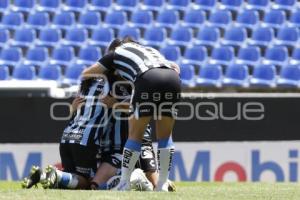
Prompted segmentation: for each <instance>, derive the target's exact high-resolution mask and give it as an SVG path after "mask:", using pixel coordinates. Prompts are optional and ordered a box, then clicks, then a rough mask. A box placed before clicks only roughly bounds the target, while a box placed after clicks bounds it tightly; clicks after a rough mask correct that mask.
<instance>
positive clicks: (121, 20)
mask: <svg viewBox="0 0 300 200" xmlns="http://www.w3.org/2000/svg"><path fill="white" fill-rule="evenodd" d="M104 22H105V24H106V25H107V26H108V27H111V28H117V29H120V28H121V27H122V26H123V25H124V24H125V23H126V22H127V15H126V13H125V12H124V11H111V12H108V13H107V14H106V16H105V20H104Z"/></svg>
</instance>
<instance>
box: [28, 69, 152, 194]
mask: <svg viewBox="0 0 300 200" xmlns="http://www.w3.org/2000/svg"><path fill="white" fill-rule="evenodd" d="M111 76H112V75H111ZM112 77H114V76H112ZM108 79H109V81H108V82H109V83H110V84H109V85H108V87H105V83H104V82H103V81H104V80H103V79H100V80H97V79H89V80H88V81H87V80H86V81H84V82H83V83H82V84H81V87H80V88H81V89H80V90H81V97H78V98H75V100H74V101H73V104H72V109H71V110H72V111H73V112H74V115H73V117H72V120H71V121H70V122H69V124H68V126H67V128H66V129H65V130H64V133H63V136H62V139H61V145H60V154H61V159H62V165H63V167H64V168H65V169H64V171H61V170H58V169H55V168H54V167H52V166H48V167H47V168H46V170H45V173H44V174H43V173H42V172H41V170H40V169H39V168H38V167H35V166H34V167H32V170H31V174H30V176H29V177H28V178H27V179H25V180H24V183H23V184H24V185H23V187H25V188H30V187H32V186H33V185H34V184H36V183H38V182H39V181H41V183H42V185H43V187H44V188H68V189H89V186H90V183H89V181H90V179H91V178H92V174H94V172H95V168H97V160H96V154H97V150H95V149H94V144H95V143H98V145H99V144H100V148H101V149H102V150H101V151H102V152H101V154H98V155H101V159H100V161H101V165H100V167H99V169H98V171H97V174H96V176H95V177H94V181H93V182H92V183H93V184H92V185H91V186H93V187H95V184H96V185H97V188H92V189H98V188H100V189H108V187H107V185H108V184H107V181H108V179H110V178H111V177H113V176H114V175H116V173H117V172H116V171H117V170H118V169H119V168H120V165H121V164H120V163H121V156H122V155H121V153H122V150H123V147H124V144H125V142H126V139H127V137H128V121H127V118H125V119H124V120H119V119H117V118H116V117H121V116H120V115H121V114H122V115H123V116H122V117H124V115H127V114H126V113H122V112H116V115H117V116H113V112H112V109H108V110H107V111H106V114H105V115H104V114H102V117H103V118H102V119H98V120H97V121H99V122H101V123H102V121H103V120H105V122H109V123H105V124H100V125H101V126H99V125H98V124H95V125H94V126H89V127H84V126H83V125H82V126H81V128H82V129H83V130H84V128H90V129H91V131H92V133H93V134H92V135H91V140H92V141H93V142H91V143H90V145H89V146H92V149H89V146H83V147H80V149H79V150H78V151H76V152H75V154H72V149H75V150H77V146H78V144H77V143H76V141H77V142H79V141H78V140H79V139H80V138H82V136H81V135H80V134H81V133H84V131H80V132H79V133H78V131H77V130H78V125H79V124H84V123H88V124H89V123H90V122H85V121H84V123H83V122H82V120H83V119H84V120H86V121H87V120H88V119H87V118H83V117H80V112H82V113H83V112H86V113H92V111H93V109H94V108H93V106H94V105H90V104H84V106H80V104H82V103H84V101H86V100H87V99H89V98H94V97H93V96H92V97H89V98H88V97H85V96H84V94H85V92H84V91H85V90H92V89H93V88H95V87H96V89H95V91H98V92H97V93H94V94H95V95H96V96H95V97H96V99H97V95H99V94H100V93H101V95H102V96H104V95H107V93H108V92H107V90H108V88H109V90H111V87H112V85H113V83H114V82H115V81H116V79H112V78H111V77H108ZM96 85H97V86H96ZM105 90H106V91H105ZM101 91H102V92H101ZM128 91H129V89H128V88H126V87H125V86H122V85H116V87H115V89H114V92H115V93H117V96H118V97H119V99H118V100H119V101H123V99H124V98H126V97H128V96H129V92H128ZM99 92H100V93H99ZM88 94H91V93H88ZM96 99H94V100H96ZM102 100H103V102H105V103H106V104H108V105H109V106H110V107H111V105H113V104H114V103H115V101H110V100H109V97H106V98H104V99H102ZM94 102H95V101H94ZM95 104H97V103H96V102H95ZM86 106H88V107H86ZM89 109H91V110H89ZM75 111H76V113H75ZM105 116H106V118H104V117H105ZM95 119H96V118H90V119H89V120H95ZM93 123H95V122H93ZM104 125H105V126H104ZM95 129H96V134H95ZM99 129H101V131H100V132H99ZM98 132H99V133H98ZM97 135H98V137H97ZM95 138H96V139H95ZM80 141H82V139H81V140H80ZM98 141H100V143H99V142H98ZM144 141H145V142H144V145H143V151H142V152H143V153H142V155H147V156H146V157H143V156H141V159H140V161H139V163H141V168H142V169H143V170H144V171H145V172H146V174H147V176H149V178H150V180H152V183H153V184H155V183H156V180H155V179H153V178H152V177H155V176H153V174H155V173H156V162H155V157H154V152H153V147H152V139H151V130H150V127H149V129H147V130H146V132H145V137H144ZM81 143H82V142H81ZM97 148H98V147H97ZM69 149H71V153H69V152H70V151H69ZM90 150H91V151H90ZM85 152H88V153H85ZM89 155H91V156H89ZM149 156H150V157H149ZM75 163H86V164H85V166H87V167H86V168H89V170H86V171H89V173H86V174H85V175H82V173H80V172H78V171H79V170H82V168H83V167H82V166H83V164H78V165H79V166H80V167H78V165H77V164H76V166H74V164H75ZM91 166H92V167H91ZM77 168H79V170H77ZM151 178H152V179H151ZM133 182H135V184H142V185H143V187H144V188H143V190H151V186H152V185H151V183H148V182H149V181H148V180H147V179H146V177H144V174H143V173H139V174H137V176H135V178H134V180H133ZM98 184H99V186H98ZM152 188H153V186H152Z"/></svg>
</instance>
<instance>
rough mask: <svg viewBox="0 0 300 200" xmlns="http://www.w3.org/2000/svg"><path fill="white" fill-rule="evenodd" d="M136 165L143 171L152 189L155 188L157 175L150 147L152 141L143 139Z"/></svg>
mask: <svg viewBox="0 0 300 200" xmlns="http://www.w3.org/2000/svg"><path fill="white" fill-rule="evenodd" d="M150 139H151V138H150ZM138 165H139V167H140V168H141V169H142V170H143V171H144V173H145V175H146V177H147V179H148V180H149V181H150V182H151V183H152V185H153V187H154V188H155V187H156V184H157V181H158V173H157V163H156V159H155V153H154V150H153V146H152V140H147V141H146V140H145V139H144V141H143V144H142V150H141V156H140V159H139V161H138Z"/></svg>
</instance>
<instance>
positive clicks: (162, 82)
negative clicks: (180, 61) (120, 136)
mask: <svg viewBox="0 0 300 200" xmlns="http://www.w3.org/2000/svg"><path fill="white" fill-rule="evenodd" d="M151 73H152V76H154V77H156V80H157V85H156V89H157V88H161V89H160V90H157V91H158V92H157V93H158V94H160V97H161V98H160V101H159V102H158V103H157V105H158V115H157V117H156V118H155V125H156V138H157V140H158V152H157V157H158V166H159V177H158V183H157V187H156V190H157V191H168V176H169V171H170V169H171V165H172V155H173V153H174V145H173V140H172V131H173V127H174V124H175V116H176V114H177V109H176V107H174V104H175V106H176V103H177V102H179V101H180V92H181V84H180V78H179V76H178V74H177V72H175V71H174V70H171V69H165V68H160V69H157V70H153V71H152V72H151ZM159 86H160V87H159Z"/></svg>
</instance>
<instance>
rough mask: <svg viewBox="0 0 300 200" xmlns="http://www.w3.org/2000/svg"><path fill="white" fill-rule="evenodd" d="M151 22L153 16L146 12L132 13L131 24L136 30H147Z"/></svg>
mask: <svg viewBox="0 0 300 200" xmlns="http://www.w3.org/2000/svg"><path fill="white" fill-rule="evenodd" d="M152 21H153V14H152V12H151V11H148V10H137V11H135V12H133V13H132V16H131V22H132V24H133V26H135V27H138V28H147V27H149V26H150V24H151V23H152Z"/></svg>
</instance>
